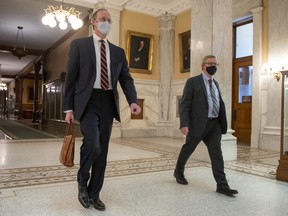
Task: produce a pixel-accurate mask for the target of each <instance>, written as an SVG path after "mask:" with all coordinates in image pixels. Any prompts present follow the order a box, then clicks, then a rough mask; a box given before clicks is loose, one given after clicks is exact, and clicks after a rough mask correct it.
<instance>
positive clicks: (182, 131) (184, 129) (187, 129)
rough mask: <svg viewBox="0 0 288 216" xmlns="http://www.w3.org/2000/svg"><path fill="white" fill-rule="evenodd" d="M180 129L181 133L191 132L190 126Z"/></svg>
mask: <svg viewBox="0 0 288 216" xmlns="http://www.w3.org/2000/svg"><path fill="white" fill-rule="evenodd" d="M180 130H181V133H182V134H184V135H185V136H187V135H188V133H189V128H188V127H182V128H181V129H180Z"/></svg>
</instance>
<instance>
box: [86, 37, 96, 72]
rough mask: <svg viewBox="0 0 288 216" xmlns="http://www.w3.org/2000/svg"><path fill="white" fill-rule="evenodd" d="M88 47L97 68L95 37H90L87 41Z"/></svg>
mask: <svg viewBox="0 0 288 216" xmlns="http://www.w3.org/2000/svg"><path fill="white" fill-rule="evenodd" d="M87 46H88V50H89V52H90V53H91V55H90V56H91V60H92V62H93V64H94V66H95V67H96V53H95V47H94V41H93V36H91V37H89V38H88V40H87Z"/></svg>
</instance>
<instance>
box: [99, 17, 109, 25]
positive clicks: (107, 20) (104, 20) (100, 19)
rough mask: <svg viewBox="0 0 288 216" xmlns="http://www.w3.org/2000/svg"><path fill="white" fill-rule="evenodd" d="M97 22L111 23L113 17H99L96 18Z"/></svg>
mask: <svg viewBox="0 0 288 216" xmlns="http://www.w3.org/2000/svg"><path fill="white" fill-rule="evenodd" d="M96 21H97V22H108V23H110V24H111V22H112V21H111V19H107V18H105V17H103V18H99V19H98V20H96Z"/></svg>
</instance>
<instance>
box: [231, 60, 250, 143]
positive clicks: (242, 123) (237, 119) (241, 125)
mask: <svg viewBox="0 0 288 216" xmlns="http://www.w3.org/2000/svg"><path fill="white" fill-rule="evenodd" d="M252 75H253V68H252V56H250V57H245V58H241V59H237V60H235V61H234V70H233V99H232V129H233V130H234V131H235V132H234V134H233V135H234V136H236V137H237V141H238V144H246V145H250V136H251V113H252V112H251V111H252V99H253V97H252V83H253V80H252V77H253V76H252Z"/></svg>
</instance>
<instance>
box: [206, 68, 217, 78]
mask: <svg viewBox="0 0 288 216" xmlns="http://www.w3.org/2000/svg"><path fill="white" fill-rule="evenodd" d="M206 71H207V73H208V74H210V75H211V76H212V75H214V74H215V73H216V71H217V67H216V66H211V67H206Z"/></svg>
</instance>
